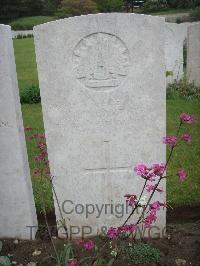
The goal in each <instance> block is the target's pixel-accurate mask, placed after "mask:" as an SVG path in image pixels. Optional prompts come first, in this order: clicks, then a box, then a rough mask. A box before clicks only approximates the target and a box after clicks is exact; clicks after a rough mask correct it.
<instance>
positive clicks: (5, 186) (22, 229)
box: [0, 25, 37, 239]
mask: <svg viewBox="0 0 200 266" xmlns="http://www.w3.org/2000/svg"><path fill="white" fill-rule="evenodd" d="M0 146H1V152H0V181H1V186H0V202H1V205H0V213H1V222H0V238H5V237H11V238H18V239H29V238H30V229H29V228H27V226H37V219H36V211H35V206H34V201H33V193H32V187H31V179H30V172H29V166H28V160H27V152H26V145H25V138H24V129H23V123H22V115H21V108H20V101H19V92H18V85H17V77H16V68H15V62H14V53H13V44H12V34H11V29H10V26H5V25H0ZM34 231H35V230H33V237H34Z"/></svg>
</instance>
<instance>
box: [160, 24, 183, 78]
mask: <svg viewBox="0 0 200 266" xmlns="http://www.w3.org/2000/svg"><path fill="white" fill-rule="evenodd" d="M184 29H185V28H183V27H181V26H180V24H176V23H166V27H165V62H166V77H167V83H173V82H174V81H179V80H180V79H181V78H182V77H183V75H184V73H183V46H184Z"/></svg>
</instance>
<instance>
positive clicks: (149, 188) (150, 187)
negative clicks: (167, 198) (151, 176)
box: [146, 185, 163, 193]
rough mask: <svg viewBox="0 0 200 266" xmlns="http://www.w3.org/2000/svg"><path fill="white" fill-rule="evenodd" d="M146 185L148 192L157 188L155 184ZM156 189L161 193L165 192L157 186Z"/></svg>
mask: <svg viewBox="0 0 200 266" xmlns="http://www.w3.org/2000/svg"><path fill="white" fill-rule="evenodd" d="M146 187H147V189H146V191H147V192H151V191H153V190H154V189H155V186H153V185H146ZM156 191H158V192H160V193H161V192H163V190H162V189H159V188H156Z"/></svg>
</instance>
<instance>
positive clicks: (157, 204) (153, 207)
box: [149, 201, 165, 211]
mask: <svg viewBox="0 0 200 266" xmlns="http://www.w3.org/2000/svg"><path fill="white" fill-rule="evenodd" d="M161 206H165V204H163V203H161V202H160V201H155V202H154V203H152V204H149V209H150V211H151V210H155V211H159V210H160V207H161Z"/></svg>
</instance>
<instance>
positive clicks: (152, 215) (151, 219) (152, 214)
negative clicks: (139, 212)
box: [144, 211, 157, 228]
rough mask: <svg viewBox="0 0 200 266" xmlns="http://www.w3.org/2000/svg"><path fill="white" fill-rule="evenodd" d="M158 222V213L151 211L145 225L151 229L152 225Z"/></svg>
mask: <svg viewBox="0 0 200 266" xmlns="http://www.w3.org/2000/svg"><path fill="white" fill-rule="evenodd" d="M156 220H157V216H156V212H155V211H151V212H150V214H149V215H148V216H147V217H146V218H145V221H144V225H145V227H146V228H151V226H152V223H155V222H156Z"/></svg>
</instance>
